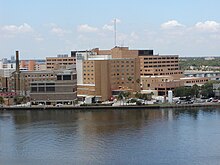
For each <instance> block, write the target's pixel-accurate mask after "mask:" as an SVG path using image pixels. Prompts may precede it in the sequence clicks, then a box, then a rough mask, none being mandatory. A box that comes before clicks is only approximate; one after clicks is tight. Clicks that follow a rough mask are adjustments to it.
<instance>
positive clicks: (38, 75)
mask: <svg viewBox="0 0 220 165" xmlns="http://www.w3.org/2000/svg"><path fill="white" fill-rule="evenodd" d="M53 76H54V75H53V74H35V75H25V77H53Z"/></svg>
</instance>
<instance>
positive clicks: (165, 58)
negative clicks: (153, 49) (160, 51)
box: [144, 57, 178, 60]
mask: <svg viewBox="0 0 220 165" xmlns="http://www.w3.org/2000/svg"><path fill="white" fill-rule="evenodd" d="M168 59H178V57H153V58H144V60H168Z"/></svg>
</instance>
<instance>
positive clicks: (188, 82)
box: [180, 77, 211, 86]
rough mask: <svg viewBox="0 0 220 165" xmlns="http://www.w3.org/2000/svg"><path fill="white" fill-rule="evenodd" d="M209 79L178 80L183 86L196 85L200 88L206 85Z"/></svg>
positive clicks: (190, 78) (191, 78) (188, 78)
mask: <svg viewBox="0 0 220 165" xmlns="http://www.w3.org/2000/svg"><path fill="white" fill-rule="evenodd" d="M210 79H211V78H210V77H184V78H180V80H181V81H183V83H184V86H193V85H194V84H197V85H198V86H202V85H204V84H205V83H207V82H208V81H209V80H210Z"/></svg>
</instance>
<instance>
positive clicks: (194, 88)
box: [191, 84, 200, 97]
mask: <svg viewBox="0 0 220 165" xmlns="http://www.w3.org/2000/svg"><path fill="white" fill-rule="evenodd" d="M199 91H200V87H199V86H198V85H197V84H194V85H193V86H192V88H191V96H193V97H198V96H199Z"/></svg>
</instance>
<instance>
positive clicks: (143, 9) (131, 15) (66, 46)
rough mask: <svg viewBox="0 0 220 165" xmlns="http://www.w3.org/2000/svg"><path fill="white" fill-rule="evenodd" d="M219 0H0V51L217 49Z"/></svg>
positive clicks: (37, 54) (198, 52)
mask: <svg viewBox="0 0 220 165" xmlns="http://www.w3.org/2000/svg"><path fill="white" fill-rule="evenodd" d="M219 6H220V1H219V0H209V1H208V0H182V1H177V0H138V1H137V0H136V1H135V0H130V1H116V0H111V1H103V0H93V1H91V0H90V1H89V0H80V1H75V0H62V1H61V0H32V1H27V0H19V1H15V0H0V57H1V58H3V57H8V58H9V57H10V56H11V55H14V54H15V53H14V52H15V50H19V51H20V52H21V58H22V59H38V58H45V57H46V56H56V55H57V54H69V53H70V51H71V50H89V49H92V48H95V47H99V48H101V49H111V48H112V47H113V46H114V33H113V22H112V20H113V19H114V18H117V45H119V46H129V47H130V48H131V49H154V51H155V53H159V54H178V55H180V56H212V55H220V46H219V45H220V14H219Z"/></svg>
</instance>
